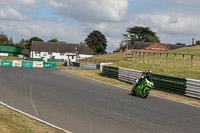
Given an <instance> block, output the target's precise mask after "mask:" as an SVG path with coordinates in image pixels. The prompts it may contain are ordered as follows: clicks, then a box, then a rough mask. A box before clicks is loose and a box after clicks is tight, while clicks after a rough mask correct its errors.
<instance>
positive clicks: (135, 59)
mask: <svg viewBox="0 0 200 133" xmlns="http://www.w3.org/2000/svg"><path fill="white" fill-rule="evenodd" d="M136 56H137V52H135V62H136V58H137V57H136Z"/></svg>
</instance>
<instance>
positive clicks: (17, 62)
mask: <svg viewBox="0 0 200 133" xmlns="http://www.w3.org/2000/svg"><path fill="white" fill-rule="evenodd" d="M12 66H13V67H22V61H21V60H13V61H12Z"/></svg>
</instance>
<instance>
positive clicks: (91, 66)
mask: <svg viewBox="0 0 200 133" xmlns="http://www.w3.org/2000/svg"><path fill="white" fill-rule="evenodd" d="M70 65H71V66H75V67H80V68H83V69H90V70H96V69H98V70H99V69H100V64H88V63H79V62H71V63H70Z"/></svg>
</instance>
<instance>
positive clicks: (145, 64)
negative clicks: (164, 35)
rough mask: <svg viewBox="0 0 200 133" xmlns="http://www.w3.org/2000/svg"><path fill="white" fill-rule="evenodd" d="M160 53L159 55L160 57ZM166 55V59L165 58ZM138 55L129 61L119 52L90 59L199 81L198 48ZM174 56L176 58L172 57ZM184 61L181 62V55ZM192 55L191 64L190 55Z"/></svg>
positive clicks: (199, 47)
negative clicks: (110, 61) (108, 61)
mask: <svg viewBox="0 0 200 133" xmlns="http://www.w3.org/2000/svg"><path fill="white" fill-rule="evenodd" d="M160 53H161V55H160ZM167 53H168V57H166V55H167ZM143 54H144V53H141V54H140V56H139V53H137V55H136V56H135V54H133V58H132V60H131V61H127V60H126V58H125V57H126V53H125V52H119V53H113V54H105V55H100V56H94V57H92V58H91V60H92V59H101V60H106V59H110V60H117V61H115V62H114V64H113V66H118V67H124V68H129V69H135V70H141V71H146V70H149V69H150V70H152V72H153V73H160V74H166V75H171V76H178V77H186V78H192V79H200V67H199V66H200V56H197V55H198V54H199V55H200V46H193V47H185V48H180V49H176V50H171V51H168V52H156V53H155V55H154V53H153V52H151V54H150V55H148V54H144V56H143ZM174 54H176V57H174ZM182 54H185V55H184V60H183V55H182ZM189 54H193V58H192V62H191V55H189Z"/></svg>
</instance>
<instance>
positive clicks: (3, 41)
mask: <svg viewBox="0 0 200 133" xmlns="http://www.w3.org/2000/svg"><path fill="white" fill-rule="evenodd" d="M0 45H11V46H12V45H14V43H13V40H12V37H10V39H8V36H7V35H5V34H4V33H2V32H1V33H0Z"/></svg>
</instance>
